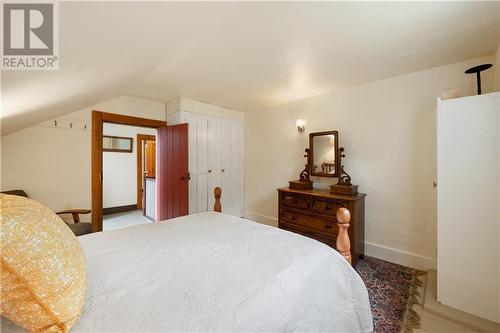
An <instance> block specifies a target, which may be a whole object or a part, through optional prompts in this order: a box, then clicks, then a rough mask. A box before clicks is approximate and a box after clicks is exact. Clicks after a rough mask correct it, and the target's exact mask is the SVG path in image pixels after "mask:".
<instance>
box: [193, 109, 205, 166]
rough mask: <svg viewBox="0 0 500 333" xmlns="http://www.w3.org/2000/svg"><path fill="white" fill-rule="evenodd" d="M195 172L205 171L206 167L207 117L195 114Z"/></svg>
mask: <svg viewBox="0 0 500 333" xmlns="http://www.w3.org/2000/svg"><path fill="white" fill-rule="evenodd" d="M195 142H196V159H197V173H206V172H207V167H208V119H207V117H204V116H197V131H196V141H195Z"/></svg>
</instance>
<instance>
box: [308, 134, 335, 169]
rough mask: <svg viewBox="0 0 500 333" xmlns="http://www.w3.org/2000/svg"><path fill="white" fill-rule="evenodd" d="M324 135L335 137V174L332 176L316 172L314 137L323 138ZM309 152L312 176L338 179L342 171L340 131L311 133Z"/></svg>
mask: <svg viewBox="0 0 500 333" xmlns="http://www.w3.org/2000/svg"><path fill="white" fill-rule="evenodd" d="M323 135H333V136H334V138H335V145H334V149H335V173H332V174H324V173H317V172H314V167H313V164H314V137H315V136H323ZM309 151H310V153H309V154H310V162H309V163H310V170H311V176H314V177H329V178H338V177H339V171H340V151H339V132H338V131H324V132H314V133H309Z"/></svg>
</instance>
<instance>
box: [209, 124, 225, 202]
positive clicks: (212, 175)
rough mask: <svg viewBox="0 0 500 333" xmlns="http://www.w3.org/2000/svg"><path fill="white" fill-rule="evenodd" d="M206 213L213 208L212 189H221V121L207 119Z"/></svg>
mask: <svg viewBox="0 0 500 333" xmlns="http://www.w3.org/2000/svg"><path fill="white" fill-rule="evenodd" d="M207 169H208V170H207V173H208V195H207V196H208V211H212V210H213V208H214V203H215V198H214V188H216V187H222V178H221V175H222V119H220V118H216V117H208V166H207Z"/></svg>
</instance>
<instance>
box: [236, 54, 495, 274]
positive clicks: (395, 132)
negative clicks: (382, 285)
mask: <svg viewBox="0 0 500 333" xmlns="http://www.w3.org/2000/svg"><path fill="white" fill-rule="evenodd" d="M493 60H494V59H493V57H491V56H490V57H483V58H478V59H472V60H469V61H464V62H460V63H456V64H451V65H447V66H442V67H436V68H432V69H428V70H424V71H420V72H416V73H411V74H407V75H403V76H398V77H394V78H390V79H387V80H383V81H378V82H373V83H369V84H364V85H360V86H356V87H352V88H348V89H345V90H342V91H339V92H336V93H332V94H326V95H321V96H317V97H313V98H309V99H305V100H301V101H298V102H294V103H290V104H284V105H278V106H275V107H272V108H269V109H263V110H256V111H254V112H250V113H247V114H246V115H245V142H246V148H245V161H246V163H245V199H246V206H245V207H246V216H247V217H248V218H251V219H253V220H257V221H260V222H263V223H267V224H272V225H277V215H278V200H277V191H276V189H277V188H279V187H284V186H287V184H288V183H287V182H288V181H289V180H292V179H297V178H298V174H299V172H300V171H301V170H302V169H303V167H304V163H305V159H304V158H303V155H304V148H306V147H308V134H309V133H310V132H318V131H325V130H334V129H338V130H339V143H340V146H343V147H345V148H346V155H347V157H346V158H345V159H344V160H343V164H344V165H345V166H346V170H347V172H349V173H350V175H351V176H352V178H353V183H355V184H358V185H359V186H360V191H361V192H365V193H367V194H368V196H367V198H366V221H365V223H366V226H365V228H366V238H365V240H366V247H365V248H366V252H367V254H368V255H371V256H375V257H379V258H383V259H386V260H389V261H392V262H400V263H402V264H405V265H410V266H414V267H419V268H435V258H436V191H435V190H434V188H433V186H432V183H433V181H435V179H436V98H437V97H438V96H440V94H441V92H442V91H443V90H445V89H450V88H458V89H459V90H460V91H461V92H462V95H470V94H472V93H473V91H474V89H475V81H474V80H475V78H473V77H472V76H470V75H465V74H464V70H465V69H467V68H469V67H471V66H473V65H477V64H482V63H485V62H492V61H493ZM494 80H495V79H494V74H493V71H489V72H486V73H484V79H483V82H484V85H483V87H484V91H485V92H491V91H492V90H493V89H494ZM297 118H304V119H305V120H306V122H307V124H306V131H305V132H304V133H302V134H301V133H298V131H297V129H296V127H295V120H296V119H297ZM314 181H315V184H314V185H315V186H317V187H325V186H327V185H329V184H332V183H334V181H336V180H333V179H329V178H315V179H314Z"/></svg>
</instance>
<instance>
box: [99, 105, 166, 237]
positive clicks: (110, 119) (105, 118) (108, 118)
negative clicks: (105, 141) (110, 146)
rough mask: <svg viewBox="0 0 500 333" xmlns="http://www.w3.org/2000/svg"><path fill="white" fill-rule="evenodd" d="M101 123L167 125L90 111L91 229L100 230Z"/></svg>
mask: <svg viewBox="0 0 500 333" xmlns="http://www.w3.org/2000/svg"><path fill="white" fill-rule="evenodd" d="M103 123H113V124H121V125H131V126H140V127H148V128H158V127H163V126H167V122H166V121H163V120H155V119H147V118H139V117H132V116H125V115H121V114H115V113H108V112H102V111H96V110H93V111H92V135H91V140H92V142H91V144H92V153H91V159H92V165H91V170H92V175H91V189H92V193H91V195H92V231H93V232H96V231H102V214H103V211H102V206H103V204H102V201H103V200H102V136H103Z"/></svg>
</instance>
